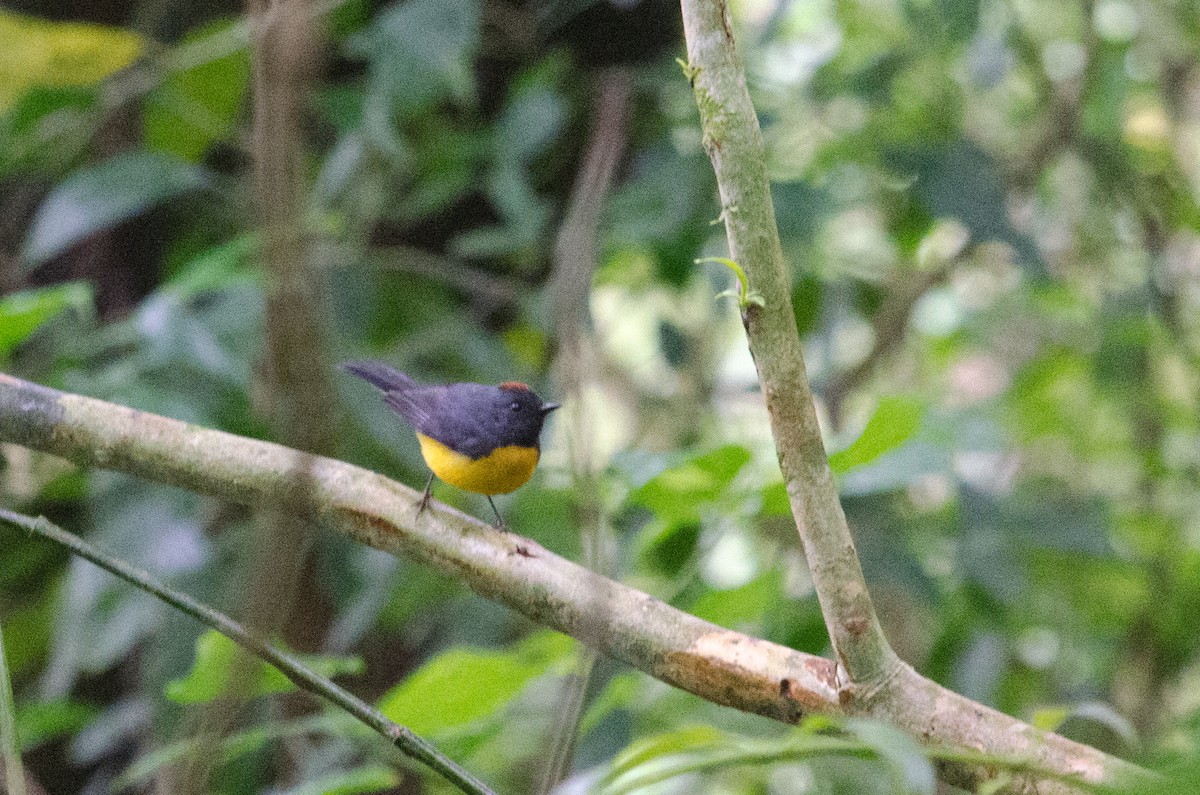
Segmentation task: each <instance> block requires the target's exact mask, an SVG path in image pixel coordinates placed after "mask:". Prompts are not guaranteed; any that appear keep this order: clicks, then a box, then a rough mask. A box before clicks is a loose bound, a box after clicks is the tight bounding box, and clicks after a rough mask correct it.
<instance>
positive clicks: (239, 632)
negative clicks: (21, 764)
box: [0, 508, 495, 795]
mask: <svg viewBox="0 0 1200 795" xmlns="http://www.w3.org/2000/svg"><path fill="white" fill-rule="evenodd" d="M0 524H8V525H11V526H13V527H19V528H21V529H23V530H25V531H26V532H28V533H32V534H36V535H39V536H42V537H43V538H46V539H49V540H50V541H53V542H55V543H56V544H60V545H62V546H64V547H66V548H67V549H69V550H70V551H71V552H73V553H74V554H76V555H78V556H79V557H81V558H84V559H85V560H89V561H91V562H92V563H94V564H96V565H97V566H99V567H100V568H102V569H104V570H105V571H107V572H109V573H111V574H114V575H116V576H117V577H120V578H121V579H123V580H125V581H126V582H128V583H132V584H133V585H136V586H137V587H138V588H140V589H142V590H143V591H145V592H146V593H148V594H151V595H152V596H156V597H158V598H159V599H161V600H162V601H164V602H166V603H167V604H169V605H171V606H172V607H174V608H175V609H176V610H178V611H180V612H181V613H185V614H187V615H189V616H191V617H192V618H194V619H196V620H197V621H199V622H200V623H202V624H205V625H207V626H208V627H211V628H212V629H215V630H216V631H217V632H220V633H221V634H222V635H224V636H225V637H227V638H229V639H230V640H232V641H233V642H235V643H237V644H238V645H239V646H241V647H242V648H244V649H246V650H247V651H250V652H252V653H253V654H255V655H256V656H257V657H258V658H259V659H261V660H264V661H265V662H267V663H269V664H270V665H272V666H274V667H275V668H276V669H277V670H278V671H279V672H280V673H282V674H283V675H284V676H286V677H287V678H288V680H289V681H291V683H292V684H294V685H296V687H298V688H300V689H301V690H306V691H308V692H309V693H312V694H313V695H315V696H317V697H318V698H323V699H325V700H327V701H329V702H331V703H332V704H334V705H335V706H337V707H339V708H341V709H342V710H343V711H344V712H346V713H347V714H348V715H350V716H351V717H353V718H355V719H356V720H358V721H359V722H361V723H363V724H365V725H366V726H368V727H369V728H371V729H373V730H375V731H376V732H378V733H379V734H381V735H383V736H384V737H385V738H386V739H387V740H388V742H390V743H391V744H392V745H394V746H395V747H396V748H398V749H400V751H401V752H402V753H404V754H405V755H406V756H409V757H411V758H413V759H415V760H417V761H418V762H422V763H424V764H425V765H427V766H428V767H430V768H431V769H432V770H434V771H435V772H436V773H438V774H439V775H441V776H442V777H443V778H445V779H446V780H447V781H449V782H450V783H452V784H454V785H455V786H456V787H458V788H459V789H460V790H462V791H463V792H465V793H468V795H495V794H494V792H493V790H492V789H491V788H490V787H488V785H487V784H484V783H483V782H482V781H480V780H479V779H477V778H475V776H473V775H471V774H470V773H469V772H468V771H466V770H465V769H463V768H462V767H460V766H459V765H458V764H457V763H456V762H455V761H454V760H453V759H451V758H450V757H448V756H446V755H445V754H443V753H442V752H441V751H439V750H438V749H437V748H436V747H435V746H434V745H433V744H432V743H430V742H429V741H428V740H425V739H424V738H422V737H421V736H419V735H417V734H414V733H413V731H412V730H411V729H409V728H408V727H407V726H401V725H400V724H398V723H396V722H394V721H392V720H391V719H390V718H388V717H387V716H386V715H384V714H383V713H381V712H380V711H379V710H377V709H375V708H374V707H372V706H371V705H370V704H368V703H367V702H365V701H363V700H362V699H360V698H359V697H358V696H356V695H354V694H353V693H351V692H349V691H347V690H345V689H343V688H341V687H339V686H338V685H336V684H334V683H333V682H331V681H330V680H329V679H327V678H325V677H323V676H321V675H320V674H318V673H317V672H316V671H314V670H312V669H311V668H309V667H308V666H307V665H305V664H304V663H302V662H301V661H300V660H299V659H297V658H296V657H295V656H293V655H292V654H289V653H288V652H285V651H282V650H281V649H279V648H278V647H276V646H273V645H272V644H270V643H267V642H266V641H264V640H262V638H260V637H259V636H258V635H255V634H254V633H252V632H250V631H249V630H247V629H246V628H245V627H243V626H242V625H241V624H239V623H237V622H236V621H234V620H233V619H231V618H229V617H228V616H226V615H224V614H223V613H220V612H218V611H216V610H213V609H212V608H211V607H209V606H208V605H205V604H203V603H201V602H198V601H196V600H195V599H193V598H192V597H190V596H188V595H187V594H185V593H182V592H180V591H176V590H175V589H174V588H171V587H170V586H168V585H166V584H165V583H163V582H161V581H159V580H157V579H155V578H154V577H152V576H150V574H148V573H147V572H145V571H143V570H141V569H139V568H137V567H136V566H131V565H130V564H128V563H126V562H124V561H122V560H119V559H117V558H114V557H112V556H111V555H109V554H107V553H105V552H102V551H101V550H99V549H97V548H96V547H94V546H92V545H91V544H89V543H87V542H86V541H84V540H83V539H82V538H80V537H79V536H77V535H74V534H72V533H68V532H67V531H66V530H63V529H62V528H61V527H58V526H57V525H54V524H51V523H50V522H48V521H46V520H45V519H42V518H38V519H35V518H33V517H32V516H24V515H22V514H19V513H14V512H12V511H9V510H6V509H4V508H0ZM9 788H10V790H12V785H11V784H10V785H9ZM13 793H14V795H15V793H16V790H13Z"/></svg>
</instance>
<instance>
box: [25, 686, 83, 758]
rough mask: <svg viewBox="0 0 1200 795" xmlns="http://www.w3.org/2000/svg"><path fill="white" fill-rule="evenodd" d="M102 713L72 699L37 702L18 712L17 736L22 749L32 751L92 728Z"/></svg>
mask: <svg viewBox="0 0 1200 795" xmlns="http://www.w3.org/2000/svg"><path fill="white" fill-rule="evenodd" d="M99 714H100V710H98V709H96V708H95V707H93V706H90V705H88V704H80V703H79V702H78V701H71V700H70V699H66V698H63V699H55V700H54V701H35V702H32V703H30V704H27V705H24V706H22V707H21V708H20V709H19V710H17V736H18V737H20V738H21V750H22V751H24V752H28V751H32V750H33V749H35V748H37V747H38V746H39V745H41V744H42V743H45V742H49V741H50V740H53V739H55V738H56V737H62V736H63V735H67V734H74V733H75V732H77V731H79V730H80V729H82V728H83V727H85V726H87V725H89V724H90V723H91V722H92V721H93V720H95V718H96V716H97V715H99Z"/></svg>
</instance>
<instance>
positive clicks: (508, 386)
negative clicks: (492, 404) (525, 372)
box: [500, 381, 529, 392]
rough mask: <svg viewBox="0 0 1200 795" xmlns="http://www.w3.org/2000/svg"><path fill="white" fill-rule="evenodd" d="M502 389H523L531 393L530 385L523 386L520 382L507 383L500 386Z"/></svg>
mask: <svg viewBox="0 0 1200 795" xmlns="http://www.w3.org/2000/svg"><path fill="white" fill-rule="evenodd" d="M500 388H501V389H522V390H524V391H526V392H528V391H529V385H528V384H522V383H521V382H520V381H505V382H504V383H503V384H501V385H500Z"/></svg>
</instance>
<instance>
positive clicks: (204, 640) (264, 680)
mask: <svg viewBox="0 0 1200 795" xmlns="http://www.w3.org/2000/svg"><path fill="white" fill-rule="evenodd" d="M237 652H238V645H237V644H236V643H234V642H233V641H232V640H230V639H229V638H227V637H225V636H224V635H222V634H221V633H219V632H217V631H216V630H211V629H210V630H208V631H207V632H205V633H204V634H203V635H201V636H200V637H199V638H197V639H196V656H195V659H194V660H193V662H192V669H191V670H190V671H188V673H187V674H186V675H185V676H183V677H181V678H179V679H174V680H172V681H170V682H168V683H167V686H166V690H165V692H166V696H167V698H169V699H171V700H172V701H174V702H176V703H178V704H201V703H205V702H208V701H212V700H213V699H215V698H217V697H219V696H221V695H223V694H224V693H226V692H227V691H228V690H229V676H230V674H231V673H232V672H234V670H235V666H234V660H235V657H236V654H237ZM246 653H247V654H249V652H246ZM298 656H300V655H298ZM300 659H301V661H302V662H303V663H304V664H305V665H306V666H308V667H309V668H311V669H312V670H314V671H316V672H317V673H318V674H320V675H321V676H324V677H327V678H332V677H335V676H341V675H346V674H359V673H362V671H363V663H362V660H361V659H359V658H357V657H331V656H318V655H302V656H300ZM245 666H246V667H245V668H242V669H240V670H239V671H238V673H239V674H240V675H242V676H243V677H244V679H243V680H242V681H243V682H244V684H241V689H240V691H238V693H239V695H242V696H245V697H246V698H253V697H255V696H263V695H268V694H271V693H285V692H288V691H290V690H294V689H295V686H294V685H293V684H292V683H291V681H290V680H289V679H288V678H287V677H286V676H284V675H283V673H282V672H280V671H279V669H277V668H275V667H274V666H272V665H269V664H268V663H265V662H263V661H261V660H257V659H256V660H253V661H249V662H247V663H246V664H245Z"/></svg>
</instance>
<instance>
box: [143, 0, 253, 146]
mask: <svg viewBox="0 0 1200 795" xmlns="http://www.w3.org/2000/svg"><path fill="white" fill-rule="evenodd" d="M237 24H238V22H236V21H229V20H224V21H220V22H216V23H214V24H211V25H208V26H206V27H204V28H201V29H200V30H199V31H195V32H192V33H189V34H188V35H187V37H185V39H184V41H183V45H184V46H193V47H211V46H213V45H214V44H218V45H219V44H222V43H223V42H224V41H226V40H228V39H229V38H230V36H229V30H230V29H231V28H233V27H234V26H236V25H237ZM249 84H250V51H249V49H248V48H246V47H236V48H228V52H227V53H226V54H225V55H223V56H222V57H219V58H215V59H212V60H206V61H200V62H198V63H197V64H196V65H194V66H191V67H190V68H187V69H183V70H181V71H176V72H174V73H172V74H171V75H170V76H169V77H168V78H167V79H166V80H164V81H163V82H162V83H160V84H159V85H158V86H156V87H155V88H154V90H152V91H151V92H150V93H149V94H147V95H146V99H145V103H144V107H143V111H142V123H143V125H144V129H145V139H146V145H147V146H148V147H149V148H151V149H155V150H158V151H162V152H167V153H169V154H172V155H175V156H176V157H179V158H180V159H182V160H187V161H190V162H196V161H198V160H200V158H202V157H203V156H204V153H205V152H206V151H207V150H208V147H209V146H210V145H211V144H212V143H213V142H214V141H219V140H222V139H224V138H226V137H227V136H228V135H229V133H230V131H231V130H232V129H233V128H234V125H235V123H236V122H237V119H238V115H239V112H240V111H241V107H242V103H243V100H244V99H245V96H246V89H247V87H248V86H249Z"/></svg>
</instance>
